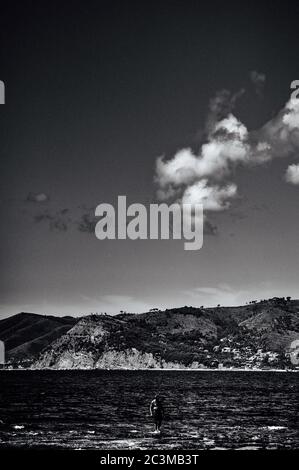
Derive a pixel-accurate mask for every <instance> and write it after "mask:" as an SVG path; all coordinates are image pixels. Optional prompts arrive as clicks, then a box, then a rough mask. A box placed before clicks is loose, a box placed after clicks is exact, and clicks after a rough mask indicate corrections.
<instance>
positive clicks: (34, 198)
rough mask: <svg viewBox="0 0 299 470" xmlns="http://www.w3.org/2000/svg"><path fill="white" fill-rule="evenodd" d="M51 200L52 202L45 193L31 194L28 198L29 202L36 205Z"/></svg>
mask: <svg viewBox="0 0 299 470" xmlns="http://www.w3.org/2000/svg"><path fill="white" fill-rule="evenodd" d="M49 200H50V198H49V196H48V195H47V194H45V193H33V192H30V193H29V194H28V196H27V198H26V201H27V202H36V203H42V202H48V201H49Z"/></svg>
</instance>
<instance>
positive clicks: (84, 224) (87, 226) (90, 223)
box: [78, 213, 98, 233]
mask: <svg viewBox="0 0 299 470" xmlns="http://www.w3.org/2000/svg"><path fill="white" fill-rule="evenodd" d="M97 222H98V219H97V218H96V217H95V216H94V215H93V214H92V213H86V214H83V215H82V217H81V220H80V221H79V223H78V230H79V232H85V233H94V231H95V226H96V223H97Z"/></svg>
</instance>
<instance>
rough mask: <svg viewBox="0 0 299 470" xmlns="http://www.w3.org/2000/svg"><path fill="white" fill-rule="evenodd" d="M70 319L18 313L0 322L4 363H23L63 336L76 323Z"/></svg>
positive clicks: (0, 338)
mask: <svg viewBox="0 0 299 470" xmlns="http://www.w3.org/2000/svg"><path fill="white" fill-rule="evenodd" d="M76 321H77V320H76V319H74V318H72V317H54V316H46V315H37V314H34V313H24V312H22V313H18V314H17V315H14V316H12V317H9V318H5V319H4V320H1V321H0V340H1V341H4V343H5V349H6V361H13V362H15V361H18V360H21V361H24V360H30V359H32V358H34V357H36V356H37V355H38V354H39V353H40V351H42V350H43V349H44V348H45V347H47V346H49V344H51V343H52V342H53V341H55V340H56V339H57V338H59V337H60V336H62V335H64V334H65V333H66V332H67V331H68V330H69V329H70V328H72V327H73V326H74V324H75V323H76Z"/></svg>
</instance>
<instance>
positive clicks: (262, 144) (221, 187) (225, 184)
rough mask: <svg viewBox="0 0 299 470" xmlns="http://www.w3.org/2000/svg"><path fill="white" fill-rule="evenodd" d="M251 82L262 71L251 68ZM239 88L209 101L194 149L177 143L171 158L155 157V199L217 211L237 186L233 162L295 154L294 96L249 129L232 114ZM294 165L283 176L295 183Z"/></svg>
mask: <svg viewBox="0 0 299 470" xmlns="http://www.w3.org/2000/svg"><path fill="white" fill-rule="evenodd" d="M252 80H253V81H254V82H255V83H256V84H259V83H262V82H264V81H265V76H264V75H263V74H258V73H257V72H252ZM240 93H241V92H238V94H235V95H232V94H230V93H229V92H228V91H226V90H222V91H221V92H219V93H217V94H216V97H215V98H214V99H212V100H211V101H210V104H209V111H208V117H207V123H206V128H207V133H206V140H205V142H204V143H203V144H202V145H201V146H200V149H199V151H198V152H195V151H194V150H192V149H191V148H183V149H180V150H179V151H178V152H177V153H176V154H175V155H174V156H173V157H172V158H170V159H169V160H165V158H163V157H159V158H158V159H157V161H156V176H155V181H156V182H157V183H158V186H159V188H158V192H157V196H158V198H159V199H160V200H172V201H174V200H176V201H177V202H180V203H191V204H195V203H202V204H203V206H204V210H205V211H222V210H226V209H228V208H229V207H230V204H231V201H232V200H233V199H234V198H235V197H236V196H237V193H238V188H237V186H236V184H235V183H234V182H233V181H231V179H232V178H233V175H234V170H235V168H236V167H237V166H243V167H249V166H254V165H262V164H265V163H266V162H270V161H271V160H272V159H274V158H278V157H293V158H295V157H296V156H298V152H299V100H296V99H294V98H291V99H290V100H289V101H288V103H287V104H286V105H285V107H284V108H283V109H282V110H281V111H280V112H279V113H278V114H277V116H275V118H273V119H271V120H270V121H268V122H267V123H266V124H265V125H264V126H262V127H261V128H260V129H257V130H255V131H251V132H249V131H248V129H247V128H246V126H245V125H244V124H243V123H242V122H241V121H240V120H239V119H237V118H236V116H235V115H234V114H232V110H233V108H234V106H235V103H236V100H237V99H238V98H239V96H240ZM297 172H298V165H291V166H290V167H289V168H288V170H287V173H286V177H285V179H286V181H287V182H289V183H292V184H298V182H297V178H298V176H297V175H298V173H297Z"/></svg>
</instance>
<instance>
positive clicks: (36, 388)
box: [0, 371, 299, 450]
mask: <svg viewBox="0 0 299 470" xmlns="http://www.w3.org/2000/svg"><path fill="white" fill-rule="evenodd" d="M298 378H299V375H298V374H297V373H283V372H233V371H228V372H223V371H212V372H208V371H0V448H7V447H8V448H11V447H13V448H55V449H57V448H63V449H68V448H71V449H109V450H110V449H155V448H156V449H169V450H170V449H197V450H200V449H295V448H299V436H298V415H297V409H298V391H299V390H298ZM156 392H159V393H160V395H161V396H162V397H163V402H164V408H165V413H166V416H165V421H164V425H163V430H162V432H161V434H160V435H155V434H153V432H152V431H153V423H152V420H151V417H150V416H149V404H150V401H151V400H152V399H153V397H154V395H155V393H156Z"/></svg>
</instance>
